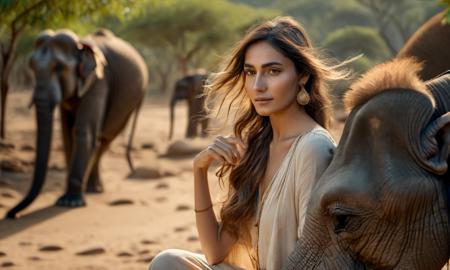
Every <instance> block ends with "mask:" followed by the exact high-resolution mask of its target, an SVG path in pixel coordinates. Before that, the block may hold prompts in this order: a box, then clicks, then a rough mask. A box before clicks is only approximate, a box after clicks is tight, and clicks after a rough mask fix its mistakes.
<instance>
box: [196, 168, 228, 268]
mask: <svg viewBox="0 0 450 270" xmlns="http://www.w3.org/2000/svg"><path fill="white" fill-rule="evenodd" d="M194 193H195V209H196V213H195V218H196V222H197V230H198V234H199V239H200V244H201V247H202V251H203V253H204V254H205V256H206V259H207V261H208V263H210V264H217V263H220V262H222V261H223V260H224V259H225V257H226V255H227V254H228V252H229V250H230V248H231V246H232V244H233V243H234V240H233V239H232V238H231V236H230V235H229V234H228V233H227V232H226V231H222V232H221V237H220V239H219V237H218V235H217V233H218V226H219V224H218V222H217V219H216V216H215V214H214V210H213V208H212V207H211V206H212V201H211V195H210V192H209V186H208V171H207V169H194ZM199 210H200V212H199Z"/></svg>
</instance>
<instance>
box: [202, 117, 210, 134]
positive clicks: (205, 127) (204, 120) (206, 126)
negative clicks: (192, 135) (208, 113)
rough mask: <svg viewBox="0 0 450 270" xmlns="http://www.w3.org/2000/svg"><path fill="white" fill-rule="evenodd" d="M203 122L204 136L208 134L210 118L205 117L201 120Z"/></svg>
mask: <svg viewBox="0 0 450 270" xmlns="http://www.w3.org/2000/svg"><path fill="white" fill-rule="evenodd" d="M201 124H202V134H201V135H202V137H206V136H208V118H204V119H202V120H201Z"/></svg>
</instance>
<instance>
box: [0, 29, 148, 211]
mask: <svg viewBox="0 0 450 270" xmlns="http://www.w3.org/2000/svg"><path fill="white" fill-rule="evenodd" d="M30 66H31V68H32V70H33V71H34V74H35V77H36V86H35V89H34V92H33V103H34V105H35V108H36V118H37V128H38V131H37V150H36V151H37V153H36V162H35V168H34V176H33V183H32V186H31V189H30V191H29V192H28V194H27V195H26V196H25V198H24V199H23V200H22V201H21V202H20V203H19V204H18V205H17V206H15V207H14V208H13V209H12V210H10V211H9V212H8V213H7V217H8V218H14V217H16V214H17V213H18V212H19V211H21V210H22V209H24V208H25V207H27V206H28V205H29V204H30V203H31V202H32V201H33V200H34V199H35V198H36V196H37V195H38V193H39V192H40V190H41V188H42V186H43V183H44V180H45V175H46V171H47V164H48V158H49V154H50V146H51V141H52V138H51V137H52V130H53V112H54V109H55V108H56V106H58V107H59V111H60V117H61V124H62V135H63V136H62V138H63V144H64V152H65V158H66V162H67V169H68V175H67V186H66V192H65V194H64V195H63V196H61V197H60V198H59V199H58V200H57V202H56V205H58V206H69V207H77V206H83V205H85V200H84V198H83V193H82V190H83V188H84V184H85V183H86V191H87V192H102V191H103V186H102V182H101V180H100V173H99V162H100V158H101V156H102V154H103V153H104V152H105V150H106V149H107V147H108V146H109V145H110V143H111V141H112V140H113V139H114V138H115V137H116V136H117V135H118V134H119V133H120V132H121V131H122V130H123V129H124V127H125V126H126V124H127V121H128V120H129V119H130V116H131V115H132V114H133V113H135V117H134V120H133V127H132V132H131V133H132V134H133V133H134V128H135V126H136V117H137V114H138V111H139V108H140V106H141V104H142V101H143V98H144V93H145V90H146V88H147V82H148V72H147V68H146V65H145V63H144V60H143V59H142V57H141V56H140V55H139V53H138V52H137V51H136V50H135V49H134V48H133V47H132V46H131V45H130V44H128V43H127V42H125V41H123V40H121V39H119V38H117V37H115V36H114V34H112V33H111V32H110V31H108V30H100V31H98V32H97V33H95V34H93V35H90V36H88V37H86V38H84V39H80V38H79V37H78V36H77V35H76V34H74V33H73V32H71V31H69V30H62V31H59V32H56V33H55V32H53V31H45V32H43V33H42V34H41V35H39V37H38V38H37V40H36V44H35V50H34V53H33V54H32V56H31V58H30ZM131 139H132V135H130V141H129V145H130V144H131ZM128 160H129V162H130V164H131V160H130V158H129V159H128Z"/></svg>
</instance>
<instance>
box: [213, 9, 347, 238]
mask: <svg viewBox="0 0 450 270" xmlns="http://www.w3.org/2000/svg"><path fill="white" fill-rule="evenodd" d="M260 41H265V42H268V43H270V44H271V45H272V46H273V47H274V48H275V49H276V50H278V51H279V52H281V53H282V54H283V55H284V56H285V57H287V58H289V59H290V60H291V61H292V62H293V63H294V64H295V68H296V70H297V72H298V73H299V74H301V75H309V79H308V81H307V83H306V84H305V89H306V91H307V92H308V93H309V95H310V98H311V100H310V102H309V104H307V105H306V106H305V111H306V113H307V114H308V115H309V116H311V117H312V118H313V119H314V120H315V121H316V122H317V123H319V124H320V125H321V126H323V127H324V128H329V125H330V117H331V116H330V115H331V100H330V98H329V95H328V86H327V83H326V81H332V80H339V79H343V78H346V77H347V76H348V73H347V72H343V71H339V70H338V68H339V67H341V66H342V64H339V65H332V64H331V63H330V61H329V60H330V59H324V58H323V57H320V55H319V53H318V52H317V51H316V50H315V49H313V48H312V46H311V42H310V40H309V38H308V37H307V35H306V32H305V30H304V29H303V27H302V26H301V25H300V24H299V23H298V22H297V21H295V20H294V19H292V18H290V17H278V18H275V19H274V20H271V21H267V22H265V23H262V24H260V25H258V26H256V27H254V28H253V29H251V30H250V31H249V32H247V33H246V35H245V36H244V38H243V39H241V40H240V41H239V42H238V43H237V44H236V45H235V47H234V48H233V49H232V51H231V53H230V54H229V56H228V58H226V59H225V61H224V62H223V64H222V65H223V66H222V69H221V71H220V72H218V73H215V74H213V75H211V76H210V84H209V85H207V87H206V90H205V95H206V102H205V104H207V105H206V110H207V111H208V112H210V113H212V112H213V111H214V110H213V109H212V108H211V107H208V104H215V105H218V106H216V108H217V109H216V110H215V112H216V116H218V115H219V113H220V112H221V111H222V112H223V109H224V108H227V110H226V117H225V118H226V119H227V120H228V119H229V117H230V114H232V113H233V114H234V118H233V120H234V121H233V122H234V123H233V131H234V135H235V136H236V137H238V138H241V139H242V140H243V141H244V142H245V143H246V144H247V150H246V153H245V155H244V157H242V159H241V162H240V163H239V164H238V165H237V166H233V165H230V164H226V163H225V164H223V165H222V166H221V167H220V168H219V170H218V172H217V176H218V177H219V179H220V180H221V181H223V178H224V177H225V176H227V175H228V179H229V184H228V196H227V198H226V199H225V202H224V205H223V207H222V210H221V212H220V218H221V220H222V226H223V228H224V229H225V230H227V231H228V232H230V233H231V234H232V235H233V236H234V237H236V238H240V239H242V240H249V238H248V237H249V232H248V230H243V229H242V228H248V225H249V223H250V222H251V220H252V218H253V217H255V215H256V211H257V204H258V193H259V186H260V183H261V181H262V179H263V177H264V174H265V171H266V167H267V162H268V158H269V147H268V145H269V144H270V142H271V140H272V127H271V125H270V121H269V117H267V116H260V115H258V114H257V112H256V110H255V108H254V107H253V105H252V104H251V101H250V99H249V98H248V97H247V95H246V92H245V91H243V89H244V81H245V74H244V63H245V53H246V51H247V49H248V48H249V47H250V46H251V45H252V44H255V43H257V42H260ZM345 63H347V62H344V63H343V64H345ZM299 106H300V105H299Z"/></svg>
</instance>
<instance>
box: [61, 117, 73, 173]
mask: <svg viewBox="0 0 450 270" xmlns="http://www.w3.org/2000/svg"><path fill="white" fill-rule="evenodd" d="M60 114H61V131H62V139H63V145H64V157H65V158H66V167H67V168H68V167H69V166H70V157H71V156H72V146H73V135H72V131H73V125H74V122H75V121H74V116H73V114H72V113H71V112H69V111H66V110H64V109H62V108H61V109H60Z"/></svg>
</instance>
